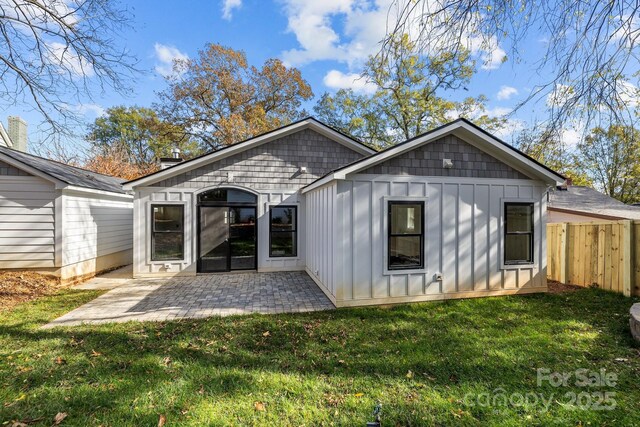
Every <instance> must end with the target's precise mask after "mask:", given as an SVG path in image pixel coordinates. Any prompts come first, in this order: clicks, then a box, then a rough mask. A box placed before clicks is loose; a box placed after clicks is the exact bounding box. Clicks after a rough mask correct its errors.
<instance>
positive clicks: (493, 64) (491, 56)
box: [480, 46, 507, 70]
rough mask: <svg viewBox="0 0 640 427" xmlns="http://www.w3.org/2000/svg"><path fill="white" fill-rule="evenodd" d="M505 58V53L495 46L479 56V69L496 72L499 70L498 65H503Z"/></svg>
mask: <svg viewBox="0 0 640 427" xmlns="http://www.w3.org/2000/svg"><path fill="white" fill-rule="evenodd" d="M506 58H507V53H506V52H505V51H504V50H502V49H501V48H500V47H498V46H495V47H493V48H492V49H491V50H490V51H484V52H483V53H482V54H481V55H480V59H482V65H481V66H480V68H482V69H483V70H496V69H498V68H500V65H502V64H503V63H504V61H505V60H506Z"/></svg>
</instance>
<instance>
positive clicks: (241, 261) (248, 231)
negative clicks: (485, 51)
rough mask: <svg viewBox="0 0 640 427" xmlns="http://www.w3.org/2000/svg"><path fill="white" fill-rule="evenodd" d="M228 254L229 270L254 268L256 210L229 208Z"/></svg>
mask: <svg viewBox="0 0 640 427" xmlns="http://www.w3.org/2000/svg"><path fill="white" fill-rule="evenodd" d="M229 252H230V254H229V256H230V261H229V266H230V269H231V270H253V269H255V268H256V208H241V207H232V208H229Z"/></svg>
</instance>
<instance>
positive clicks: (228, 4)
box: [222, 0, 242, 21]
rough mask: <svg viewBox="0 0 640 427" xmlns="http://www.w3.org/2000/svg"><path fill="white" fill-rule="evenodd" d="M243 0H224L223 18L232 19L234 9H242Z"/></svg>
mask: <svg viewBox="0 0 640 427" xmlns="http://www.w3.org/2000/svg"><path fill="white" fill-rule="evenodd" d="M241 6H242V0H223V2H222V18H223V19H226V20H227V21H230V20H231V18H232V17H233V9H240V7H241Z"/></svg>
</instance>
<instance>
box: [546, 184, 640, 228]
mask: <svg viewBox="0 0 640 427" xmlns="http://www.w3.org/2000/svg"><path fill="white" fill-rule="evenodd" d="M624 219H633V220H636V221H637V220H640V207H639V206H631V205H626V204H624V203H622V202H621V201H619V200H616V199H614V198H613V197H609V196H607V195H606V194H602V193H601V192H599V191H597V190H594V189H593V188H590V187H585V186H581V185H563V186H559V187H557V188H556V189H555V190H554V191H550V192H549V218H548V220H547V222H549V223H554V222H594V221H619V220H624Z"/></svg>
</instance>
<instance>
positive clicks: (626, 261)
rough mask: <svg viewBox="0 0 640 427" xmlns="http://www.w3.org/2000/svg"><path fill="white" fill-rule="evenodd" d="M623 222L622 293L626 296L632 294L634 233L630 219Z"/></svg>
mask: <svg viewBox="0 0 640 427" xmlns="http://www.w3.org/2000/svg"><path fill="white" fill-rule="evenodd" d="M621 222H622V293H623V294H624V296H625V297H630V296H631V282H632V279H633V278H632V277H631V275H632V274H633V269H632V268H631V261H632V259H633V253H632V252H631V242H633V239H632V236H631V234H632V233H633V227H632V224H631V221H630V220H625V221H621Z"/></svg>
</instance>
